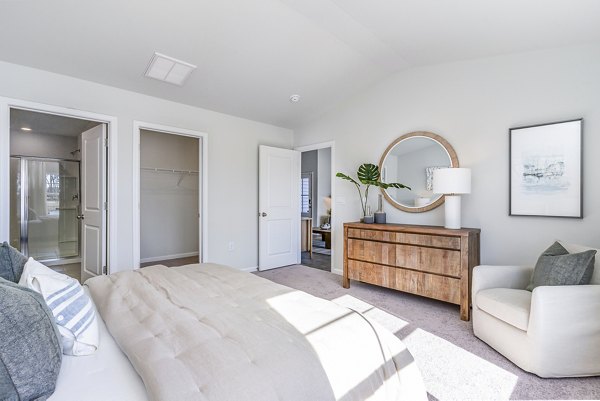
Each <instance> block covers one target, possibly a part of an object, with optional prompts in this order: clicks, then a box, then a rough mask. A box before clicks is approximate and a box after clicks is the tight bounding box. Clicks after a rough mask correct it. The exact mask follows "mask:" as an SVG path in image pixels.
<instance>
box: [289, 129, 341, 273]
mask: <svg viewBox="0 0 600 401" xmlns="http://www.w3.org/2000/svg"><path fill="white" fill-rule="evenodd" d="M327 148H330V149H331V208H332V209H334V208H335V205H336V203H335V199H336V198H335V168H334V166H335V141H328V142H319V143H314V144H312V145H305V146H297V147H295V148H294V150H297V151H298V152H300V153H303V152H310V151H311V150H319V149H327ZM336 227H337V213H335V212H333V213H332V214H331V266H330V271H331V272H332V273H337V274H342V272H343V270H342V269H339V268H336V267H335V265H334V263H335V238H336V230H335V228H336Z"/></svg>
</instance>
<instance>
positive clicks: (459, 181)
mask: <svg viewBox="0 0 600 401" xmlns="http://www.w3.org/2000/svg"><path fill="white" fill-rule="evenodd" d="M433 193H435V194H470V193H471V169H469V168H440V169H437V170H434V171H433Z"/></svg>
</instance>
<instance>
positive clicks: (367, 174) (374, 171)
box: [335, 163, 410, 222]
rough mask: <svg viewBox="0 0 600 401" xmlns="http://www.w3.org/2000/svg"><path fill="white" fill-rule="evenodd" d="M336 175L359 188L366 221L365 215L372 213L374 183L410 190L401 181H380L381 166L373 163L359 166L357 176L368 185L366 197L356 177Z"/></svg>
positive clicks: (380, 186) (375, 184) (385, 186)
mask: <svg viewBox="0 0 600 401" xmlns="http://www.w3.org/2000/svg"><path fill="white" fill-rule="evenodd" d="M335 176H336V177H339V178H342V179H344V180H348V181H350V182H351V183H353V184H354V185H355V186H356V189H357V190H358V196H359V197H360V205H361V207H362V213H363V219H362V220H363V221H365V222H367V221H366V219H365V217H368V216H369V215H370V212H369V211H368V210H367V209H368V207H369V206H368V204H369V188H370V187H371V186H372V185H373V186H376V187H379V188H383V189H388V188H405V189H408V190H409V191H410V187H407V186H406V185H404V184H400V183H399V182H391V183H385V182H381V181H380V178H381V175H380V173H379V167H377V166H376V165H374V164H371V163H364V164H362V165H361V166H360V167H359V168H358V171H357V172H356V176H357V178H358V180H359V181H360V182H361V183H362V184H364V185H366V188H365V196H364V198H363V193H362V190H361V185H360V184H359V183H358V182H356V180H355V179H353V178H352V177H350V176H348V175H346V174H344V173H337V174H336V175H335ZM371 222H372V221H371Z"/></svg>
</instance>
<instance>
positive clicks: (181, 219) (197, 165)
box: [134, 122, 207, 268]
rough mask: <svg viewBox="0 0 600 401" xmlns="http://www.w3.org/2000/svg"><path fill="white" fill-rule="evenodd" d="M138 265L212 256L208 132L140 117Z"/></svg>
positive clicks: (136, 224) (136, 197)
mask: <svg viewBox="0 0 600 401" xmlns="http://www.w3.org/2000/svg"><path fill="white" fill-rule="evenodd" d="M134 142H135V143H134V168H135V172H136V173H135V174H134V181H135V184H134V185H135V187H134V188H135V189H136V190H135V191H134V202H135V204H134V210H135V211H136V213H134V258H135V260H134V266H135V267H136V268H138V267H146V266H151V265H157V264H161V265H165V266H182V265H186V264H193V263H199V262H201V261H204V260H205V258H206V252H205V250H206V247H205V241H206V238H205V237H206V234H205V229H206V225H205V220H206V219H205V218H204V216H205V215H206V203H205V202H206V199H205V193H206V163H207V160H206V134H203V133H198V132H195V131H189V130H182V129H177V128H172V127H165V126H158V125H155V124H149V123H140V122H136V123H134Z"/></svg>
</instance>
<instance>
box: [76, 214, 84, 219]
mask: <svg viewBox="0 0 600 401" xmlns="http://www.w3.org/2000/svg"><path fill="white" fill-rule="evenodd" d="M83 219H85V216H84V215H83V214H78V215H77V220H83Z"/></svg>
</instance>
